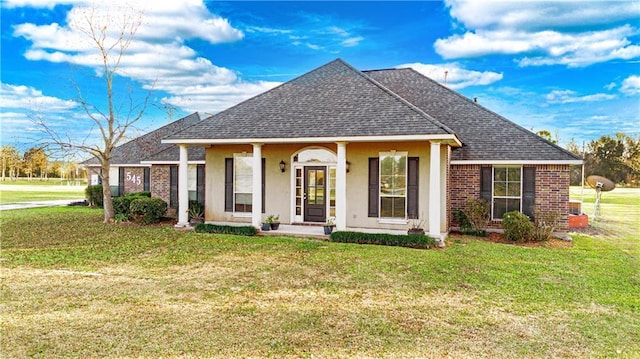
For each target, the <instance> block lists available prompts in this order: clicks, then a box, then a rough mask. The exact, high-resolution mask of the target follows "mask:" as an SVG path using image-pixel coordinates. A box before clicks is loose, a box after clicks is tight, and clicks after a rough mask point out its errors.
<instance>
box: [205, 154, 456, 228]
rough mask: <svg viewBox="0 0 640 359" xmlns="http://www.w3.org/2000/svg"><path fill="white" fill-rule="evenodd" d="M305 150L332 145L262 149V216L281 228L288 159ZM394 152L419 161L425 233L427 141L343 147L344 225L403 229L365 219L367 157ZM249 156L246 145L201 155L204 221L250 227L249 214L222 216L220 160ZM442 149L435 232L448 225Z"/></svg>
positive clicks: (285, 218) (288, 204)
mask: <svg viewBox="0 0 640 359" xmlns="http://www.w3.org/2000/svg"><path fill="white" fill-rule="evenodd" d="M310 147H322V148H326V149H328V150H330V151H332V152H333V153H335V152H336V150H337V145H336V144H333V143H330V144H304V145H298V144H289V145H269V144H266V145H263V146H262V157H263V158H265V161H266V163H265V169H266V180H265V189H266V190H265V196H266V198H265V209H264V212H265V213H264V216H265V217H266V216H267V215H270V214H278V215H280V220H281V222H282V223H291V222H292V218H293V215H294V213H293V211H292V208H293V205H294V203H293V198H292V186H291V183H293V181H294V172H293V171H292V169H291V163H292V157H293V156H294V155H295V154H296V153H297V152H298V151H300V150H302V149H305V148H310ZM391 150H396V151H398V152H408V156H410V157H420V162H419V181H420V185H419V196H420V201H419V213H420V217H421V218H424V219H425V224H424V228H425V230H428V216H429V166H430V163H429V162H430V161H429V153H430V144H429V143H428V142H394V143H387V144H382V143H349V144H347V147H346V154H347V156H346V157H347V161H348V162H349V163H350V171H349V173H347V201H346V203H347V205H346V206H347V208H346V212H347V226H348V227H361V228H393V229H400V230H404V229H407V224H388V223H380V221H379V220H378V218H369V217H368V200H367V199H368V176H369V173H368V171H369V157H378V155H379V153H380V152H387V151H391ZM242 152H246V153H247V154H251V153H252V152H253V147H252V146H251V145H218V146H211V147H209V148H207V150H206V163H207V165H206V188H207V192H206V201H205V202H206V206H207V210H206V213H205V217H206V220H207V221H230V222H246V223H248V222H250V221H251V219H250V215H249V214H240V215H234V214H233V213H230V212H225V211H224V189H225V188H224V187H225V186H224V178H225V173H224V171H225V158H232V157H233V155H234V153H242ZM448 153H449V151H448V146H446V145H443V146H442V147H441V169H442V173H441V187H442V188H441V222H442V224H441V228H443V229H446V228H447V223H448V210H447V202H446V201H447V198H446V197H447V191H446V186H447V183H448V181H447V173H446V170H447V168H448V166H447V163H448ZM281 160H284V161H285V162H286V171H285V173H282V172H281V171H280V168H279V163H280V161H281Z"/></svg>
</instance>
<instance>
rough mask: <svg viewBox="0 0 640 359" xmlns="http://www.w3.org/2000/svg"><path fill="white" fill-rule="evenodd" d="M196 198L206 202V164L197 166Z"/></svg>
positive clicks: (199, 201) (200, 201)
mask: <svg viewBox="0 0 640 359" xmlns="http://www.w3.org/2000/svg"><path fill="white" fill-rule="evenodd" d="M196 200H197V201H198V203H200V204H204V165H198V166H196Z"/></svg>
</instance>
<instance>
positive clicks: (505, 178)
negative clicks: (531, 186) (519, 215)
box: [493, 167, 522, 219]
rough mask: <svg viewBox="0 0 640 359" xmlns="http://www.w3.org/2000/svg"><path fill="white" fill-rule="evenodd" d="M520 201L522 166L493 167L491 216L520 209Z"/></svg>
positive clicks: (495, 216)
mask: <svg viewBox="0 0 640 359" xmlns="http://www.w3.org/2000/svg"><path fill="white" fill-rule="evenodd" d="M521 201H522V167H494V168H493V218H494V219H500V218H502V216H503V215H504V214H505V213H506V212H510V211H520V210H521V208H522V206H521Z"/></svg>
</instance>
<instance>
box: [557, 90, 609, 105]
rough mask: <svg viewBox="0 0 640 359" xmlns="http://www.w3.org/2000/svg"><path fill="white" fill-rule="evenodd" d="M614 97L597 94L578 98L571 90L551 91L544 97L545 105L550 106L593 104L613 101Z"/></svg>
mask: <svg viewBox="0 0 640 359" xmlns="http://www.w3.org/2000/svg"><path fill="white" fill-rule="evenodd" d="M614 98H616V96H615V95H611V94H604V93H598V94H593V95H585V96H578V95H577V93H576V92H575V91H571V90H553V91H551V92H550V93H548V94H547V95H546V99H547V103H550V104H566V103H576V102H595V101H605V100H613V99H614Z"/></svg>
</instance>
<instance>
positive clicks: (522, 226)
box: [502, 211, 533, 242]
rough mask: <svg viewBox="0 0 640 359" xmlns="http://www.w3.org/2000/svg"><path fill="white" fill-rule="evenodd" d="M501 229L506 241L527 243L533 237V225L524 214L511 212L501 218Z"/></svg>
mask: <svg viewBox="0 0 640 359" xmlns="http://www.w3.org/2000/svg"><path fill="white" fill-rule="evenodd" d="M502 228H504V234H505V236H506V237H507V239H509V240H512V241H516V242H525V241H528V240H529V239H530V238H531V236H532V235H533V224H532V223H531V220H530V219H529V216H527V215H526V214H524V213H520V212H519V211H511V212H507V213H505V214H504V216H503V217H502Z"/></svg>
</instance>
